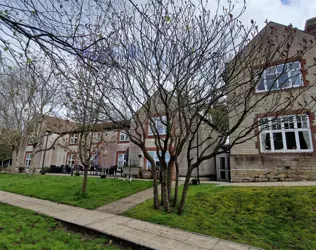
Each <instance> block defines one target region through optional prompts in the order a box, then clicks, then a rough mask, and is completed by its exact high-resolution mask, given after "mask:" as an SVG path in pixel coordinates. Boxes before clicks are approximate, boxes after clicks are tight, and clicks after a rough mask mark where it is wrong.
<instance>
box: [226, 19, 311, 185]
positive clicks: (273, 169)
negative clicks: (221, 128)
mask: <svg viewBox="0 0 316 250" xmlns="http://www.w3.org/2000/svg"><path fill="white" fill-rule="evenodd" d="M269 25H270V26H272V27H273V28H275V29H277V30H278V31H279V32H282V30H284V29H285V27H286V26H284V25H280V24H275V23H269V24H268V25H267V27H269ZM302 40H308V41H310V40H314V41H315V35H313V34H309V33H307V32H304V31H300V30H297V32H296V35H295V39H294V41H293V44H292V46H291V48H290V51H289V58H288V59H287V60H286V62H291V61H292V62H293V61H299V62H300V64H301V69H302V70H301V72H302V79H303V86H301V87H298V88H293V89H283V90H276V91H273V92H271V93H270V95H269V96H267V97H265V99H264V100H262V102H261V104H260V105H258V106H257V107H255V108H254V109H253V112H252V113H250V114H248V116H247V117H246V118H245V119H244V121H243V122H242V124H241V126H240V127H239V128H238V129H237V130H236V131H235V133H233V134H232V135H231V141H232V140H234V139H235V138H237V137H238V135H239V134H240V133H242V132H241V131H242V130H243V129H245V128H247V127H249V126H251V124H254V123H255V122H256V121H258V119H259V118H260V117H263V116H270V117H272V116H277V112H275V113H273V112H271V113H270V112H269V110H273V109H274V107H273V105H275V104H273V102H274V100H275V99H276V98H280V99H279V100H280V103H282V102H283V101H284V100H286V98H291V97H293V96H295V95H296V94H298V98H297V101H296V102H295V103H293V105H291V106H290V107H289V108H287V109H286V110H285V111H283V112H282V114H281V116H282V115H298V114H303V115H307V116H308V117H309V127H310V131H311V144H312V152H308V153H307V152H296V153H295V152H283V153H280V152H275V153H273V152H262V150H261V149H260V140H259V135H258V130H257V129H255V130H253V132H251V133H250V134H249V135H247V136H246V137H245V138H247V137H248V140H245V141H244V142H243V143H241V144H239V145H237V146H235V147H232V149H231V155H230V168H231V182H258V181H299V180H316V120H315V114H316V113H315V99H314V101H311V102H308V101H309V100H313V97H315V96H316V84H315V83H316V77H315V73H316V68H315V60H314V58H315V57H316V47H315V46H314V47H312V48H311V49H310V50H309V51H308V52H307V53H305V54H304V55H303V56H302V57H297V56H295V54H296V51H297V50H298V49H299V47H300V46H301V41H302ZM279 63H281V62H278V63H277V64H279ZM283 63H284V62H283ZM263 94H265V93H255V94H253V98H252V101H254V102H256V101H257V100H258V98H261V96H262V95H263ZM239 96H240V97H241V98H242V92H240V93H239ZM302 103H303V104H306V103H308V104H307V105H305V107H304V108H303V109H302V108H301V106H300V105H301V104H302ZM280 109H282V107H280ZM267 110H268V112H267ZM236 113H237V112H236ZM234 122H235V120H234V119H231V120H230V125H231V126H233V125H234Z"/></svg>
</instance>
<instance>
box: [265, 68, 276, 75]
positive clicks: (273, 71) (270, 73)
mask: <svg viewBox="0 0 316 250" xmlns="http://www.w3.org/2000/svg"><path fill="white" fill-rule="evenodd" d="M275 73H276V67H275V66H272V67H269V68H267V69H266V74H267V75H275Z"/></svg>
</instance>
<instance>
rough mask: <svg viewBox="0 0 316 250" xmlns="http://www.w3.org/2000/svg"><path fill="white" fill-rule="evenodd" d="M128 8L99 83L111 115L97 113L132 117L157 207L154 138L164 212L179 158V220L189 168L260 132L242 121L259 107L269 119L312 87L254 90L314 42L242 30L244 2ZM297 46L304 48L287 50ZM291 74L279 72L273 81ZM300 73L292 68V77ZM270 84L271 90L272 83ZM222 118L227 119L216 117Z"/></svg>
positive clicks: (289, 32)
mask: <svg viewBox="0 0 316 250" xmlns="http://www.w3.org/2000/svg"><path fill="white" fill-rule="evenodd" d="M130 2H131V5H128V7H127V8H126V9H125V12H120V13H117V16H116V18H115V21H116V22H117V23H116V25H117V26H119V27H122V29H121V30H120V33H119V36H117V37H116V46H113V48H112V54H113V55H114V56H113V57H112V58H115V62H116V64H115V66H116V67H112V77H111V78H110V80H111V81H110V82H109V81H107V82H106V83H104V84H103V82H99V85H100V87H99V91H100V93H102V95H103V98H104V102H105V103H106V104H107V107H109V106H110V107H111V110H115V112H114V113H115V117H112V116H111V114H110V113H108V112H107V110H103V112H104V113H105V114H106V115H107V116H109V117H110V119H111V120H112V121H113V122H115V121H117V120H118V119H117V117H118V116H119V118H120V119H119V120H124V119H130V118H131V119H132V123H131V128H130V130H126V133H128V135H129V136H130V140H131V142H132V143H134V144H136V145H137V146H138V147H139V148H140V149H141V151H142V153H143V154H144V156H145V157H146V159H147V160H148V161H149V162H150V165H151V170H152V174H153V180H154V189H153V192H154V207H155V208H157V209H158V208H159V204H160V203H159V199H158V182H157V175H156V172H157V170H158V166H157V162H156V160H155V158H154V157H153V156H152V155H150V154H149V150H148V144H150V143H149V141H150V140H154V142H153V145H154V147H155V148H156V149H155V150H156V155H157V157H158V159H159V165H160V166H159V167H160V170H161V176H162V179H161V189H162V204H163V206H164V208H165V210H166V211H170V200H171V175H172V167H173V166H174V165H175V166H176V169H178V168H179V166H178V164H179V163H177V160H178V159H179V158H181V157H183V156H184V157H185V159H186V165H187V174H186V178H185V183H184V189H183V192H182V196H181V201H180V204H179V206H178V213H179V214H181V213H182V211H183V209H184V204H185V201H186V197H187V192H188V188H189V184H190V179H191V175H192V172H193V170H195V169H197V168H198V167H199V166H200V165H201V163H202V162H204V161H206V160H208V159H211V158H213V157H215V156H216V155H218V154H221V153H223V152H225V150H226V149H227V148H226V149H224V145H225V142H226V141H227V138H228V137H231V141H230V142H231V143H230V146H229V148H231V147H234V146H236V145H238V144H241V143H243V142H244V141H246V140H250V139H251V138H252V137H253V136H256V135H255V134H258V133H259V132H260V131H259V130H258V128H259V121H258V122H255V123H251V124H248V125H247V126H246V127H244V124H243V123H244V121H245V120H246V119H247V117H248V116H249V115H250V114H251V113H252V112H253V111H254V110H256V108H258V107H261V106H262V105H265V104H266V103H267V102H270V103H269V105H267V106H266V107H267V108H266V112H267V113H269V112H273V111H278V112H279V113H282V112H283V111H285V110H287V109H288V108H289V107H292V106H294V105H297V102H298V100H299V99H300V98H299V97H300V96H302V93H303V92H306V91H307V90H308V88H305V89H304V90H296V89H292V88H289V93H291V94H290V96H289V98H283V97H282V94H281V93H280V92H278V91H275V92H273V89H274V88H273V86H275V85H273V84H272V85H271V89H268V91H266V92H264V93H263V94H261V95H260V96H258V95H256V88H257V86H258V84H259V83H260V81H261V79H262V78H261V76H262V74H263V72H264V71H265V70H266V69H268V68H269V67H271V66H272V65H274V64H275V63H276V62H278V61H282V62H287V61H288V59H289V58H302V56H303V55H304V53H306V52H308V51H309V50H310V49H311V48H312V47H313V46H314V41H304V39H300V38H299V37H298V36H297V35H296V34H297V30H296V29H294V28H293V27H291V26H289V27H287V28H284V27H283V28H281V31H282V32H280V29H278V28H276V27H274V26H273V25H269V24H268V25H267V28H266V29H264V30H263V31H262V32H260V33H259V32H258V30H257V26H256V24H255V22H254V21H251V23H250V24H249V25H248V27H246V26H245V25H243V24H242V23H241V22H240V20H239V19H240V16H241V15H242V14H243V12H244V10H245V6H244V8H242V9H241V11H240V12H237V11H236V10H235V9H234V5H233V3H232V2H231V1H228V2H227V3H225V5H224V7H222V6H223V5H222V2H219V3H218V4H217V6H215V8H214V6H209V5H208V3H207V1H201V2H199V3H193V1H177V2H175V1H168V0H166V1H148V2H147V3H146V4H144V5H136V4H134V3H133V2H132V1H130ZM209 7H213V9H212V10H214V9H215V11H212V12H211V11H210V10H209ZM236 12H237V13H236ZM298 40H299V41H298ZM300 40H302V41H300ZM250 41H251V42H250ZM293 42H295V44H301V46H300V47H299V48H297V47H296V48H295V50H294V49H293V50H290V49H291V48H292V44H293ZM293 51H294V52H293ZM313 66H314V64H313V65H309V67H313ZM287 70H288V69H287V68H286V67H285V66H284V67H283V68H282V69H281V71H280V74H279V77H281V76H282V75H283V73H286V71H287ZM304 70H306V69H304ZM299 74H300V72H299V71H297V74H296V75H293V76H292V77H293V78H297V77H299V76H298V75H299ZM274 81H275V84H276V82H277V79H274ZM313 84H314V83H311V84H310V85H309V86H312V85H313ZM105 90H106V91H105ZM313 102H314V100H313V98H310V99H309V100H304V102H302V103H303V104H302V106H303V107H306V106H307V105H309V104H311V103H313ZM219 103H224V106H223V105H222V106H219ZM303 107H302V108H303ZM223 112H227V114H225V115H221V114H222V113H223ZM218 113H219V115H218ZM228 119H229V128H228V126H227V120H228ZM148 130H150V135H151V136H150V137H151V138H149V137H148ZM237 131H238V133H237ZM236 133H237V135H236ZM182 164H183V163H182ZM180 167H181V166H180ZM177 177H178V174H177ZM176 190H177V188H176ZM177 192H178V191H176V197H175V200H177ZM175 204H176V203H175Z"/></svg>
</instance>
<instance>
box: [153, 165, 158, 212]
mask: <svg viewBox="0 0 316 250" xmlns="http://www.w3.org/2000/svg"><path fill="white" fill-rule="evenodd" d="M152 176H153V186H154V187H153V193H154V208H155V209H157V210H158V209H159V208H160V205H159V195H158V178H157V173H156V167H153V168H152Z"/></svg>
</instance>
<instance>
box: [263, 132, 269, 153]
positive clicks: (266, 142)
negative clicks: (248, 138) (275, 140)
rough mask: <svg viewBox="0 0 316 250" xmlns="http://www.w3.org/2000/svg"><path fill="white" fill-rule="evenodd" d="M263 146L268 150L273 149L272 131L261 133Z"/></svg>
mask: <svg viewBox="0 0 316 250" xmlns="http://www.w3.org/2000/svg"><path fill="white" fill-rule="evenodd" d="M261 148H262V149H263V150H264V151H266V150H271V141H270V133H262V134H261Z"/></svg>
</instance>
